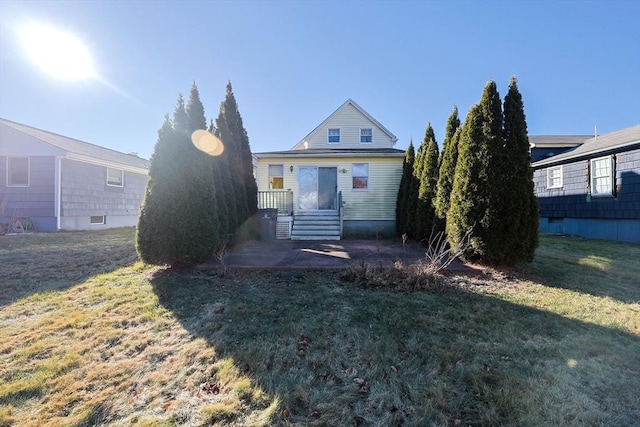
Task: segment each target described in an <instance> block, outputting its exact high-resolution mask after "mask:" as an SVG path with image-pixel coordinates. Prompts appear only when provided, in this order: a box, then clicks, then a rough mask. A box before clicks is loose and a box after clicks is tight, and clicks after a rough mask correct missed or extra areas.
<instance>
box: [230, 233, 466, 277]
mask: <svg viewBox="0 0 640 427" xmlns="http://www.w3.org/2000/svg"><path fill="white" fill-rule="evenodd" d="M424 257H425V253H424V250H423V249H421V248H419V247H417V246H416V245H415V244H407V245H406V247H403V245H402V242H400V241H394V240H351V239H347V240H327V241H323V240H318V241H300V240H272V241H250V242H246V243H243V244H242V245H240V246H238V247H236V248H234V249H233V250H232V251H231V252H230V253H229V255H228V256H227V258H226V259H225V264H226V265H227V267H245V268H331V269H333V268H342V267H347V266H349V265H352V264H355V265H359V264H361V263H362V262H363V261H364V262H366V263H367V264H370V265H373V266H383V267H391V266H393V264H394V263H395V262H396V261H400V262H402V263H403V264H405V265H406V264H411V263H414V262H416V261H418V260H421V259H424ZM449 270H456V271H473V270H474V268H472V267H469V266H466V265H464V264H463V263H461V262H457V261H456V262H454V263H453V264H451V265H450V266H449Z"/></svg>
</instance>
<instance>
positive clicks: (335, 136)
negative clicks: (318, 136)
mask: <svg viewBox="0 0 640 427" xmlns="http://www.w3.org/2000/svg"><path fill="white" fill-rule="evenodd" d="M327 138H328V139H327V141H328V142H329V144H340V129H337V128H332V129H329V130H328V131H327Z"/></svg>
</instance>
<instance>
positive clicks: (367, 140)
mask: <svg viewBox="0 0 640 427" xmlns="http://www.w3.org/2000/svg"><path fill="white" fill-rule="evenodd" d="M372 142H373V129H371V128H364V129H360V144H371V143H372Z"/></svg>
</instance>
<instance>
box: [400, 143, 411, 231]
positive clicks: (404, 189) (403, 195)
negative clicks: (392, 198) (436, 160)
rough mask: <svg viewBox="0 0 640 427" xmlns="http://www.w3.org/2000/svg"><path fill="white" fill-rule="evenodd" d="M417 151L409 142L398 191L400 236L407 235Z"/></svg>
mask: <svg viewBox="0 0 640 427" xmlns="http://www.w3.org/2000/svg"><path fill="white" fill-rule="evenodd" d="M415 157H416V154H415V149H414V148H413V140H411V141H409V146H408V147H407V151H406V152H405V156H404V161H403V162H402V178H401V179H400V188H399V189H398V198H397V200H396V229H397V231H398V234H399V235H402V234H404V233H407V220H408V217H407V211H408V209H407V208H408V206H407V205H408V200H409V191H410V186H411V179H412V177H413V164H414V162H415Z"/></svg>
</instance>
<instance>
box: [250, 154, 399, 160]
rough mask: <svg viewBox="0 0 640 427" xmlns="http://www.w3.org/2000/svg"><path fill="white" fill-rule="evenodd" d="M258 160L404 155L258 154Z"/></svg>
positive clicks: (397, 155) (396, 155) (393, 155)
mask: <svg viewBox="0 0 640 427" xmlns="http://www.w3.org/2000/svg"><path fill="white" fill-rule="evenodd" d="M256 157H257V158H258V160H260V159H317V158H341V157H347V158H361V157H399V158H404V157H405V153H318V154H308V153H300V154H297V153H296V154H275V153H274V154H271V153H269V154H259V155H257V156H256Z"/></svg>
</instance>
